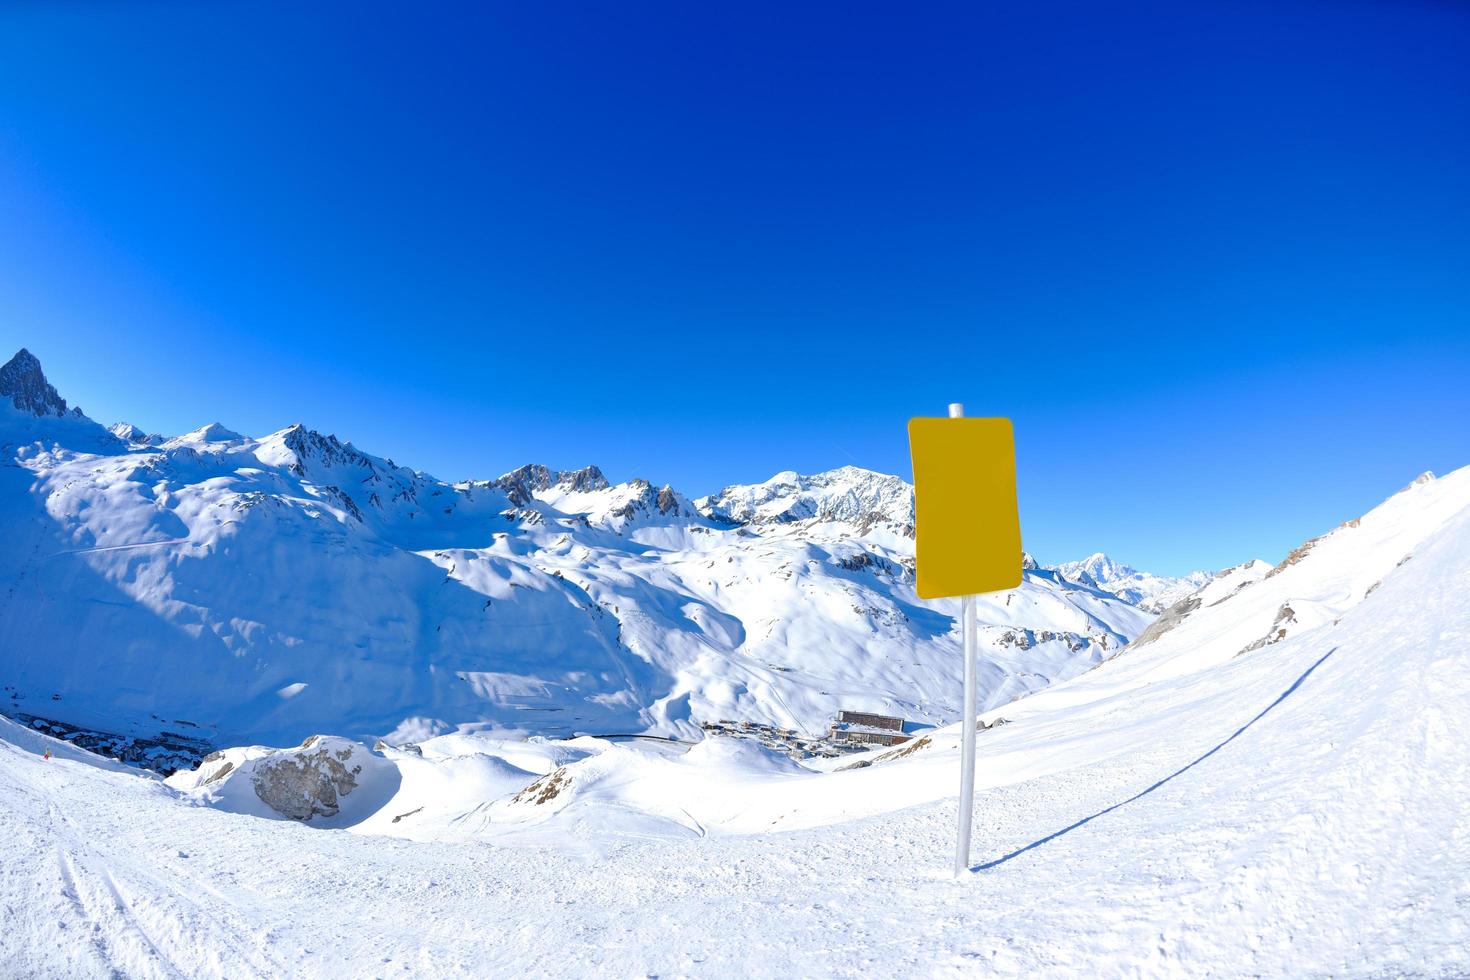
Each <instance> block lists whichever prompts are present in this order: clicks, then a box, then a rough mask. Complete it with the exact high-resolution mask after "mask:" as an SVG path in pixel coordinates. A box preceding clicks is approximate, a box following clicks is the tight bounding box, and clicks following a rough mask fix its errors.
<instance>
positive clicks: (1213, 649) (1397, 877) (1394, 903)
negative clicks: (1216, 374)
mask: <svg viewBox="0 0 1470 980" xmlns="http://www.w3.org/2000/svg"><path fill="white" fill-rule="evenodd" d="M553 476H554V478H553ZM532 482H533V483H541V484H545V486H542V487H541V488H540V489H539V490H538V491H535V492H541V493H548V492H552V489H551V488H552V487H554V486H556V485H558V484H560V483H562V482H563V479H562V476H561V475H560V474H555V475H553V474H550V473H549V472H548V473H547V474H546V476H545V478H538V479H536V480H533V481H532ZM568 492H577V491H568ZM537 503H541V504H542V506H544V502H539V501H534V500H529V499H528V500H527V501H526V502H525V503H523V504H522V505H521V506H523V507H535V506H536V504H537ZM260 506H261V507H265V506H274V505H264V504H262V505H260ZM257 509H258V508H257ZM323 519H325V518H323ZM689 526H691V527H693V526H699V525H696V524H690V525H689ZM644 528H645V529H646V526H644ZM743 530H746V531H747V533H748V534H752V535H755V532H753V531H750V530H749V529H743ZM507 533H508V534H511V535H512V536H514V537H517V538H519V534H518V533H515V532H507ZM557 533H560V532H557ZM605 533H611V532H605ZM712 533H714V532H712ZM728 533H733V534H735V535H737V536H738V535H739V530H736V531H732V532H728ZM755 540H757V541H760V542H762V543H760V544H759V547H764V548H778V547H780V548H786V547H787V546H789V544H790V542H789V541H785V539H782V540H781V541H766V540H764V539H760V538H756V539H755ZM571 547H572V548H573V549H575V548H577V547H581V545H579V544H577V543H575V542H574V543H572V544H571ZM291 554H292V555H295V554H297V552H291ZM694 560H695V561H696V563H697V562H698V561H699V560H700V559H694ZM181 564H182V562H181ZM701 567H702V566H701ZM1047 574H1048V575H1053V576H1054V575H1055V573H1047ZM673 581H674V577H673V573H670V578H669V579H668V580H667V582H668V583H671V582H673ZM1049 581H1056V579H1055V578H1053V579H1050V580H1049ZM1063 581H1064V580H1063ZM819 582H820V579H818V578H817V577H815V576H809V577H808V584H809V585H812V586H813V587H815V586H816V585H817V584H818V583H819ZM1025 590H1026V587H1025V586H1023V588H1022V589H1018V590H1017V592H1016V594H1017V595H1020V594H1022V593H1023V592H1024V591H1025ZM1467 593H1470V468H1466V469H1461V470H1458V471H1456V472H1454V473H1451V474H1450V475H1448V476H1446V477H1444V478H1442V479H1438V480H1436V479H1433V478H1429V477H1428V476H1426V477H1425V478H1422V479H1421V480H1417V481H1415V482H1414V483H1413V484H1411V485H1410V486H1409V487H1407V488H1406V489H1405V490H1404V491H1402V492H1401V493H1399V494H1396V495H1394V496H1393V497H1390V498H1389V499H1388V500H1386V501H1385V502H1384V503H1383V504H1382V505H1380V506H1379V507H1377V508H1375V509H1374V510H1372V511H1370V512H1369V513H1367V514H1365V515H1363V517H1361V518H1359V519H1355V520H1352V521H1349V522H1347V523H1346V524H1344V525H1343V526H1341V527H1340V528H1338V529H1336V530H1334V531H1331V532H1330V533H1328V534H1326V535H1323V536H1322V537H1319V538H1316V539H1313V540H1312V541H1309V542H1306V543H1305V544H1304V545H1303V546H1302V547H1300V548H1298V549H1296V550H1295V551H1293V552H1292V553H1291V555H1289V556H1288V558H1287V559H1286V560H1285V561H1283V562H1282V563H1281V564H1280V565H1278V566H1276V567H1275V568H1274V569H1273V568H1269V567H1264V566H1263V563H1255V562H1253V563H1247V564H1245V565H1242V566H1238V567H1236V568H1232V569H1227V570H1226V571H1225V572H1223V573H1221V574H1220V575H1219V576H1217V577H1215V578H1214V579H1212V580H1211V581H1210V582H1209V583H1208V584H1206V586H1205V587H1204V588H1203V589H1201V590H1200V591H1199V592H1197V593H1196V594H1194V595H1192V596H1190V597H1187V598H1185V599H1183V600H1181V601H1180V602H1178V603H1176V604H1175V606H1173V607H1171V609H1170V610H1169V612H1168V613H1167V614H1166V616H1165V617H1163V618H1161V619H1160V620H1159V621H1158V622H1157V623H1156V624H1155V625H1154V626H1153V627H1151V628H1150V629H1149V630H1148V632H1147V634H1146V635H1145V636H1144V637H1143V638H1141V639H1139V640H1138V641H1137V642H1135V643H1133V644H1132V645H1130V646H1129V647H1127V648H1125V649H1124V650H1123V652H1122V653H1121V654H1119V655H1117V656H1114V657H1112V658H1110V659H1108V660H1107V661H1106V662H1104V663H1102V664H1100V665H1098V666H1097V667H1096V669H1093V670H1089V671H1086V672H1084V673H1082V674H1080V675H1079V676H1076V677H1073V678H1071V679H1069V680H1063V681H1060V682H1058V683H1055V684H1053V685H1051V686H1048V687H1046V688H1044V689H1043V690H1040V691H1038V692H1037V693H1035V694H1033V695H1031V696H1029V697H1026V698H1023V699H1021V700H1019V701H1016V702H1014V703H1010V704H1006V705H1004V706H1003V707H997V708H993V709H991V710H989V711H987V712H986V713H985V714H984V715H983V716H982V718H981V721H982V722H983V723H985V724H986V727H985V729H984V730H983V731H982V732H981V734H980V736H979V739H978V744H977V746H976V750H977V756H978V766H977V769H976V799H975V808H976V815H977V820H976V822H975V827H974V842H973V846H972V850H971V859H972V861H973V864H972V866H971V869H970V872H969V873H964V874H961V875H959V876H958V877H957V878H955V879H951V878H950V876H949V873H948V869H949V862H950V855H951V848H952V847H953V843H954V819H955V802H954V801H955V790H956V788H957V787H956V783H957V780H956V778H955V776H956V771H957V769H958V766H959V757H960V750H959V744H958V743H959V732H958V731H957V726H949V727H945V728H941V729H937V730H931V731H926V732H924V733H922V734H921V735H920V736H919V737H917V738H915V739H914V740H913V741H912V742H911V743H909V744H906V745H903V746H899V747H896V748H884V749H877V750H873V751H871V752H868V753H864V754H862V755H858V756H849V757H845V758H841V759H835V760H825V761H823V762H820V763H814V764H808V765H799V764H797V763H796V762H794V761H793V760H791V759H789V758H786V757H785V756H782V755H778V754H775V753H772V752H769V751H766V750H765V749H763V748H762V747H761V746H760V745H759V744H756V743H753V742H749V741H738V740H735V739H727V738H709V739H706V740H704V741H702V742H700V743H698V744H695V745H693V746H689V745H679V744H670V743H667V742H654V741H647V740H641V739H631V740H624V739H602V738H590V737H582V738H576V739H569V740H554V739H516V738H504V737H500V736H498V735H496V734H494V733H488V732H475V731H461V732H455V733H450V734H445V735H440V736H437V737H434V738H429V739H425V740H423V741H422V742H419V743H417V744H413V745H371V744H369V743H365V742H362V741H354V740H350V739H343V738H339V737H335V736H333V735H330V734H328V735H325V736H313V737H312V738H309V739H307V740H305V741H304V742H303V743H302V744H300V745H297V746H294V747H292V748H285V749H282V748H273V747H267V746H261V745H254V746H240V747H231V748H227V749H224V750H223V751H221V752H219V753H217V754H215V755H214V756H212V757H211V758H209V759H207V760H205V761H204V762H203V764H202V765H200V766H199V767H198V768H197V769H196V770H194V771H191V772H180V773H176V774H175V775H174V776H172V777H170V778H169V779H168V780H167V784H166V788H165V787H161V786H160V785H159V780H158V779H157V777H156V776H155V775H153V774H149V773H141V772H139V771H137V770H127V769H124V767H121V766H118V765H116V764H115V763H111V762H109V761H108V760H105V759H102V758H99V757H97V756H94V755H90V754H89V753H86V752H83V751H80V750H79V749H78V748H77V747H76V746H75V745H74V744H69V743H68V742H65V741H62V740H58V739H54V738H49V737H47V736H46V735H44V734H42V733H39V732H37V731H36V730H34V729H32V728H27V727H23V726H21V725H17V724H14V723H12V722H9V721H7V720H5V719H0V798H3V799H4V800H5V806H4V807H3V808H0V816H3V826H4V829H5V831H6V832H5V833H4V834H0V903H3V905H4V907H5V908H7V909H8V910H11V914H10V916H9V918H8V919H7V922H6V926H7V928H5V929H4V930H0V963H5V964H7V966H9V967H10V970H9V972H10V973H13V974H16V975H20V976H30V975H36V976H51V975H65V976H91V975H103V976H106V975H114V974H119V973H121V974H125V975H128V976H134V975H137V976H164V975H176V974H177V975H185V976H195V975H205V976H217V975H222V976H231V977H234V976H272V977H273V976H280V975H293V976H294V975H308V976H309V975H318V974H331V975H337V974H343V973H347V974H352V975H358V974H364V975H366V974H372V975H378V974H383V973H385V972H388V970H389V969H393V970H396V971H397V972H409V973H415V974H427V975H434V976H447V975H457V974H463V973H473V972H475V971H477V970H478V971H482V970H483V969H485V967H484V964H486V963H490V964H493V969H494V970H495V971H497V972H515V973H528V972H529V973H537V974H543V973H550V974H566V975H584V974H586V973H588V972H589V971H590V972H593V973H605V974H614V975H619V976H623V975H640V976H641V975H653V974H658V975H663V974H672V975H684V974H691V975H700V976H703V975H709V976H787V975H798V976H806V975H840V976H847V975H864V976H866V975H871V974H872V973H874V972H885V973H895V974H901V975H908V974H912V973H920V974H925V975H928V974H939V975H954V976H967V975H973V974H975V973H977V972H994V973H997V974H1000V975H1007V976H1051V975H1063V976H1070V975H1076V974H1079V973H1085V974H1086V975H1088V976H1102V977H1115V976H1116V977H1136V976H1149V977H1152V976H1217V975H1221V976H1233V975H1237V974H1241V973H1248V974H1250V975H1263V976H1395V977H1399V976H1405V977H1409V976H1412V977H1462V976H1466V975H1470V923H1467V920H1466V916H1465V908H1466V904H1467V901H1470V886H1467V883H1470V848H1467V847H1465V846H1464V840H1465V815H1466V814H1467V813H1470V728H1467V726H1465V725H1464V724H1463V721H1462V719H1464V718H1465V717H1467V716H1470V670H1467V669H1466V667H1467V666H1470V662H1467V661H1470V653H1467V645H1466V642H1465V640H1466V638H1467V637H1470V604H1467V603H1466V602H1465V596H1466V594H1467ZM811 594H812V595H813V596H817V595H820V593H815V592H814V593H811ZM1113 601H1116V600H1113ZM1130 608H1131V607H1130ZM706 621H709V620H706ZM119 676H120V675H119ZM731 676H733V675H731ZM1002 718H1004V719H1005V724H997V723H998V722H999V721H1000V720H1001V719H1002ZM303 825H304V826H303ZM308 827H321V828H330V829H332V830H333V831H334V832H331V833H314V832H311V831H310V830H308V829H306V828H308ZM387 837H392V838H396V839H393V840H386V839H385V838H387ZM344 894H347V895H356V894H369V895H373V896H378V897H379V898H380V899H381V900H380V901H371V902H362V901H341V900H340V898H341V896H342V895H344ZM548 909H550V910H552V911H551V913H550V914H541V913H542V912H543V911H544V910H548ZM528 916H529V917H530V918H529V919H528ZM364 935H371V936H372V937H373V941H372V942H371V943H363V942H361V941H359V940H360V938H361V937H362V936H364ZM78 936H84V937H87V939H88V941H87V942H77V941H76V937H78ZM833 937H837V939H838V940H839V941H833ZM875 937H876V938H875ZM548 950H550V951H552V952H551V953H548ZM1078 964H1083V966H1081V967H1079V966H1078Z"/></svg>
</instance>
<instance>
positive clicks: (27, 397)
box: [0, 347, 81, 417]
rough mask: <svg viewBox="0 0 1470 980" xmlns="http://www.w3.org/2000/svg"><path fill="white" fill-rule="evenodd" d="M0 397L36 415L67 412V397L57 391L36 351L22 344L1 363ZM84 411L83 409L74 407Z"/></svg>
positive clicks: (63, 413)
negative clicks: (44, 370) (29, 349)
mask: <svg viewBox="0 0 1470 980" xmlns="http://www.w3.org/2000/svg"><path fill="white" fill-rule="evenodd" d="M0 397H3V398H8V399H10V402H11V404H13V405H14V406H15V407H16V408H18V409H20V410H21V411H22V412H29V413H30V414H31V415H35V416H38V417H39V416H45V415H54V416H58V417H59V416H62V415H65V414H66V413H67V408H66V399H65V398H62V397H61V396H60V395H58V394H57V393H56V389H55V388H53V387H52V386H51V382H49V381H47V380H46V374H45V372H43V371H42V370H41V362H40V361H38V360H37V359H36V355H34V354H32V353H31V352H30V351H28V350H26V349H25V348H24V347H22V348H21V349H20V350H19V351H17V352H16V354H15V356H14V357H12V358H11V359H10V360H9V361H8V362H6V364H5V366H4V367H0ZM73 411H74V412H75V413H76V414H78V415H80V414H81V409H74V410H73Z"/></svg>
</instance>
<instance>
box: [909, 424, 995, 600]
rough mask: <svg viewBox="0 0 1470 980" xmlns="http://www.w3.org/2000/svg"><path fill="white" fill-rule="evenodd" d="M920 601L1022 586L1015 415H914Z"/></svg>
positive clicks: (911, 445)
mask: <svg viewBox="0 0 1470 980" xmlns="http://www.w3.org/2000/svg"><path fill="white" fill-rule="evenodd" d="M909 449H910V451H911V452H912V453H913V457H914V510H915V517H914V531H915V552H916V555H915V557H916V560H917V564H918V575H919V582H918V592H919V598H921V599H943V598H945V597H947V596H962V595H976V594H979V593H981V592H998V591H1000V590H1002V589H1014V588H1015V587H1016V586H1018V585H1020V584H1021V518H1020V514H1019V513H1018V511H1017V508H1016V443H1015V437H1014V436H1013V435H1012V433H1011V420H1010V419H982V418H947V419H946V418H919V419H910V420H909Z"/></svg>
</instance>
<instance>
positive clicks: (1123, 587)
mask: <svg viewBox="0 0 1470 980" xmlns="http://www.w3.org/2000/svg"><path fill="white" fill-rule="evenodd" d="M1050 567H1051V568H1053V569H1054V570H1055V571H1057V572H1060V573H1061V575H1062V577H1063V578H1065V579H1067V580H1068V581H1069V582H1077V583H1079V584H1082V585H1086V586H1088V587H1090V588H1095V589H1100V590H1102V591H1104V592H1111V593H1112V594H1113V595H1116V596H1117V597H1118V598H1120V599H1122V600H1123V601H1124V602H1131V603H1132V604H1133V605H1135V606H1138V607H1139V608H1140V609H1144V610H1146V611H1148V612H1151V613H1161V612H1163V611H1164V610H1165V609H1167V608H1169V607H1170V606H1172V605H1173V604H1174V603H1176V602H1178V601H1179V600H1180V599H1183V598H1184V597H1185V596H1187V595H1189V594H1190V593H1192V592H1194V591H1195V590H1196V589H1199V588H1200V587H1201V586H1203V585H1205V584H1206V583H1208V582H1209V581H1210V579H1212V578H1214V576H1213V575H1211V574H1210V573H1209V572H1190V573H1189V574H1188V575H1184V576H1180V577H1178V578H1174V577H1171V576H1167V575H1154V574H1152V573H1150V572H1140V571H1139V570H1138V569H1136V568H1131V567H1129V566H1128V565H1124V564H1122V563H1121V562H1116V561H1114V560H1113V559H1111V558H1109V557H1108V556H1107V555H1105V554H1103V553H1102V552H1100V551H1099V552H1097V553H1095V554H1092V555H1088V556H1087V557H1086V558H1084V559H1082V560H1081V561H1069V562H1063V563H1062V564H1060V565H1052V566H1050Z"/></svg>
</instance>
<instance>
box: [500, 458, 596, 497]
mask: <svg viewBox="0 0 1470 980" xmlns="http://www.w3.org/2000/svg"><path fill="white" fill-rule="evenodd" d="M494 482H495V485H496V486H498V487H500V489H502V490H504V491H505V493H506V496H508V497H510V500H511V503H513V504H515V505H516V506H517V507H523V506H525V505H526V503H527V502H528V501H529V500H530V499H531V498H532V497H534V496H535V495H536V494H537V493H539V492H541V491H542V490H550V489H551V488H552V487H559V488H561V489H562V490H567V491H572V492H577V493H590V492H592V491H594V490H606V489H607V488H608V487H609V486H611V484H609V483H608V482H607V477H605V476H603V475H602V470H600V469H598V468H597V467H596V466H584V467H582V468H581V469H580V470H553V469H550V468H549V467H546V466H543V465H541V464H540V463H527V464H526V465H525V466H522V467H519V468H517V469H514V470H511V471H510V472H509V473H507V474H505V475H504V476H502V477H501V478H500V479H498V480H496V481H494Z"/></svg>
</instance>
